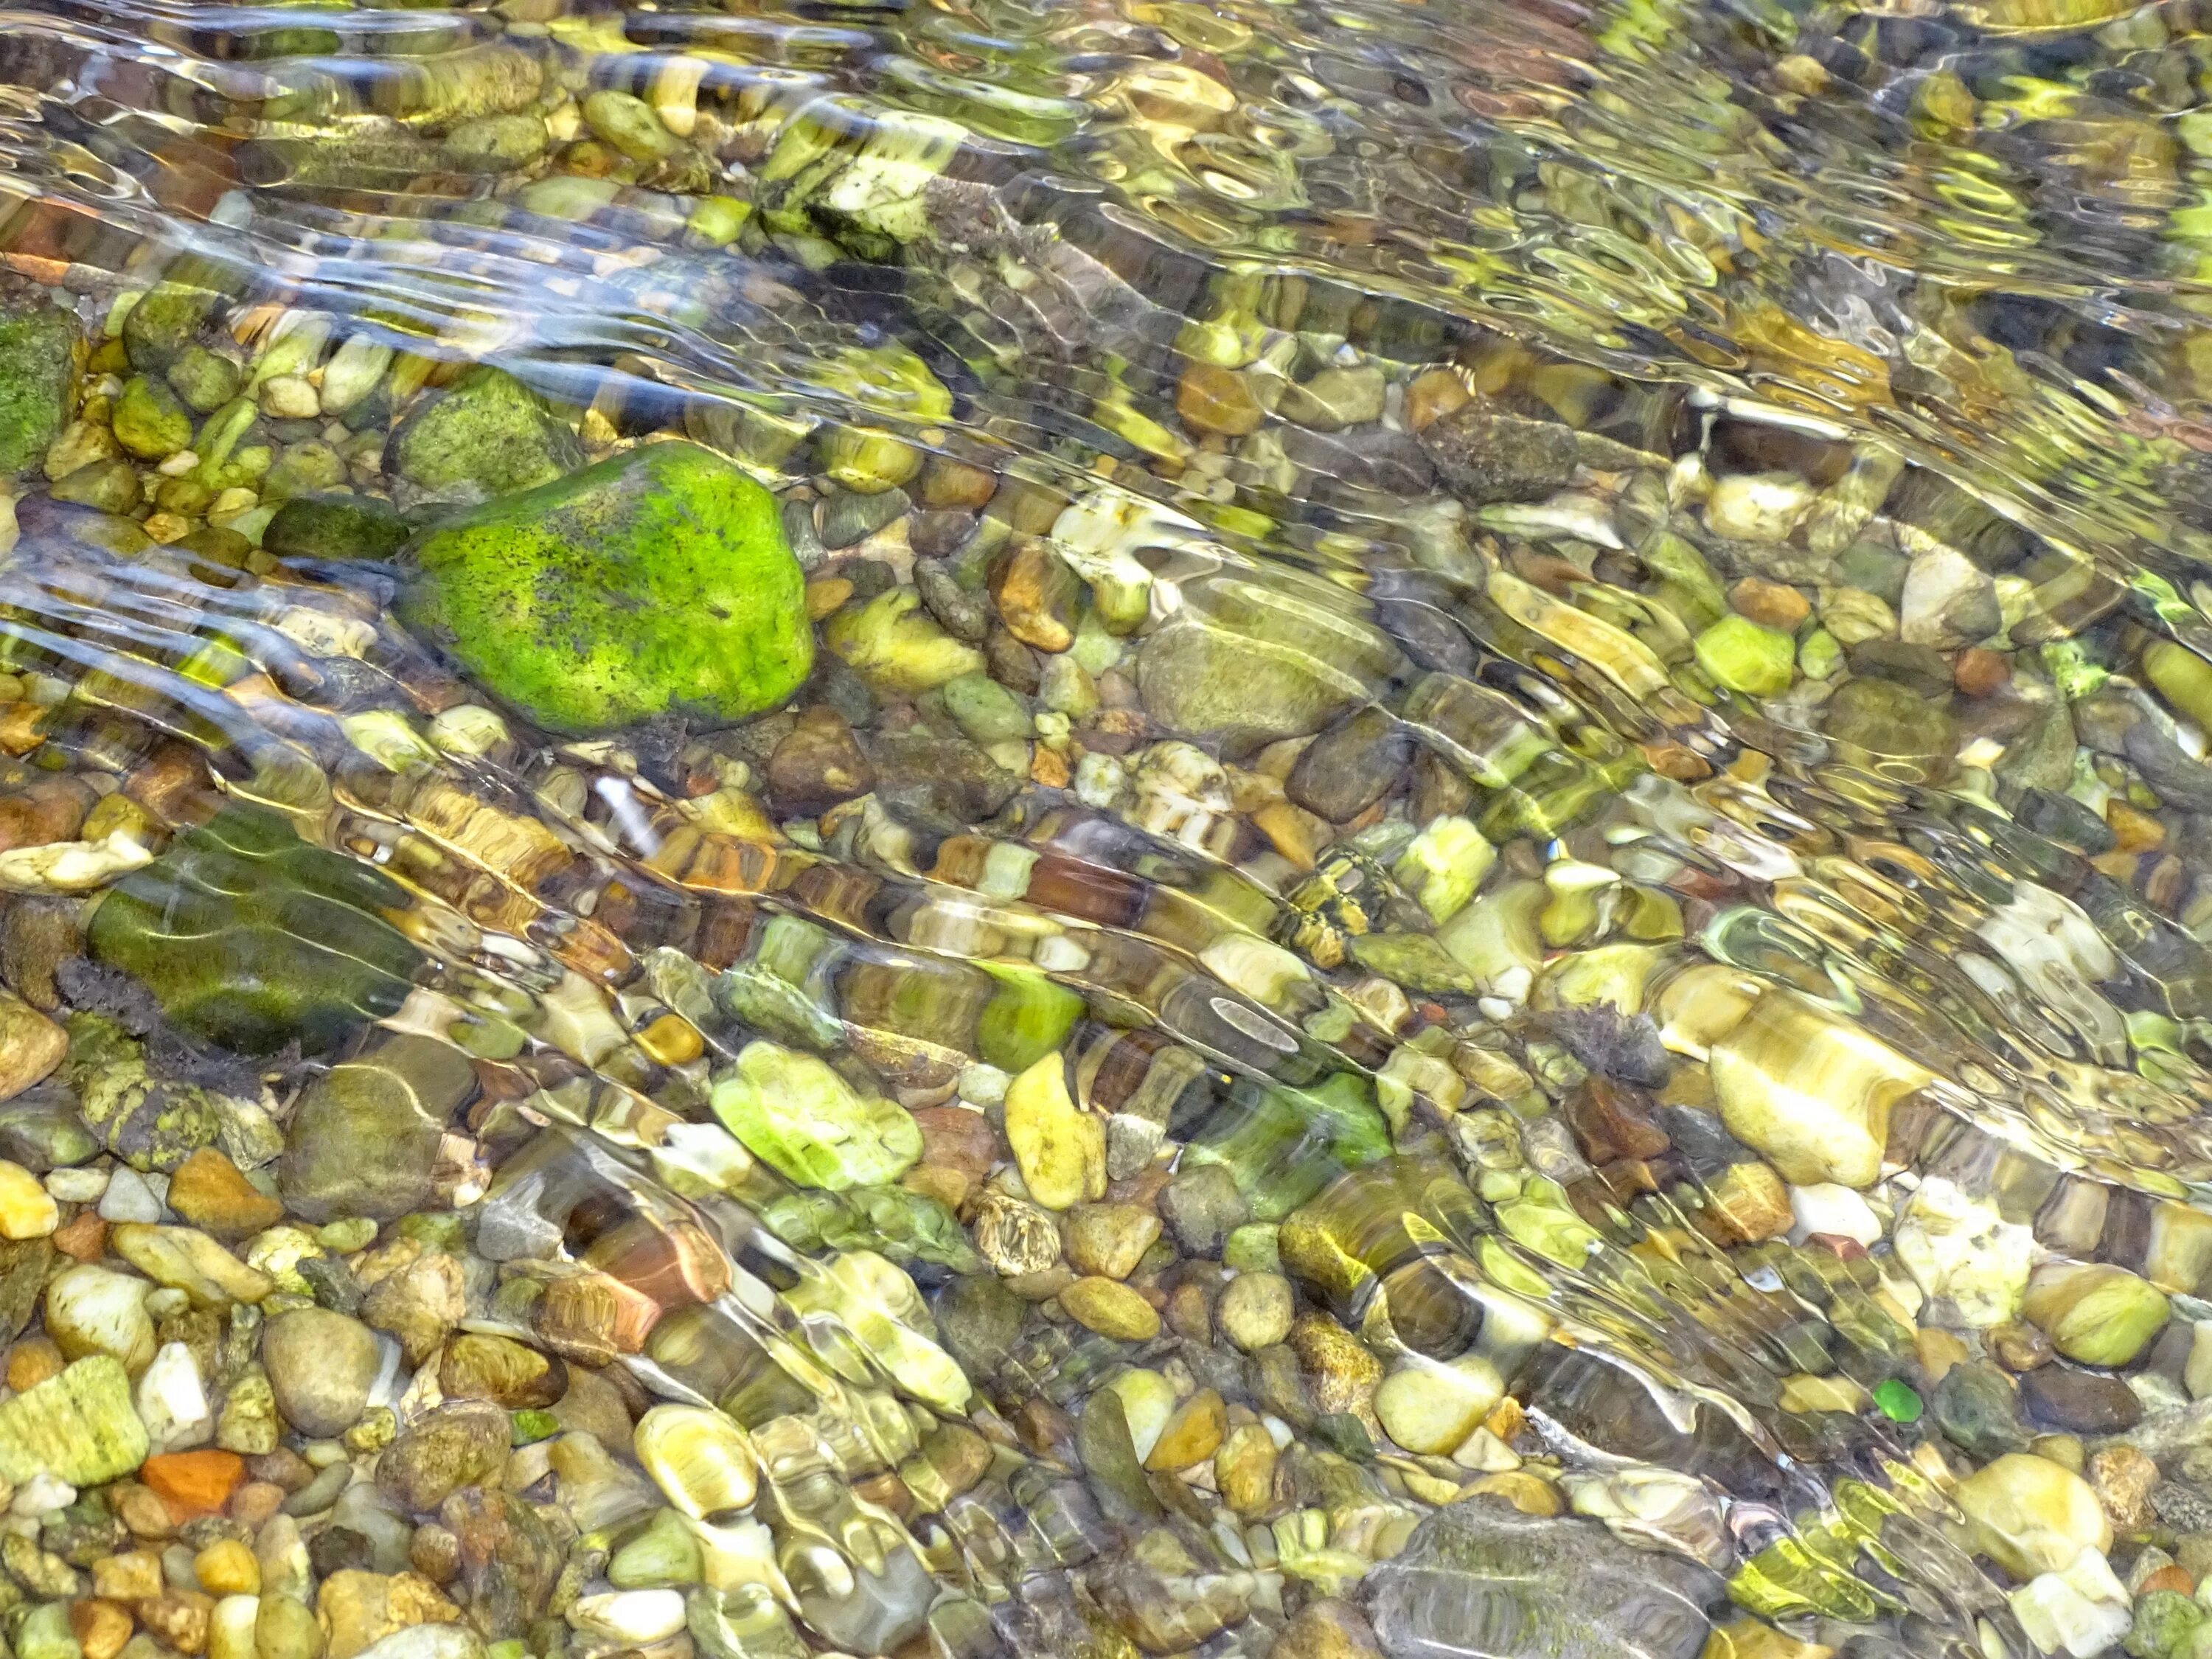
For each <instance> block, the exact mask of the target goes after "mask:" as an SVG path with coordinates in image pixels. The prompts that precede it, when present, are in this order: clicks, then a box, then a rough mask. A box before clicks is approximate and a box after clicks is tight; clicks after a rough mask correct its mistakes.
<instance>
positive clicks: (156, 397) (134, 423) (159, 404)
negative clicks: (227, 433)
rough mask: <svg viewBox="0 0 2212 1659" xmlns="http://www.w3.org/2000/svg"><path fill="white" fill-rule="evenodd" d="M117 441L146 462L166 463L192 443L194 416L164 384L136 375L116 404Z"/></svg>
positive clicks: (115, 424)
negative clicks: (163, 461)
mask: <svg viewBox="0 0 2212 1659" xmlns="http://www.w3.org/2000/svg"><path fill="white" fill-rule="evenodd" d="M114 426H115V441H116V442H118V443H119V444H121V445H122V446H123V447H125V449H127V450H129V451H130V452H131V453H132V454H133V455H136V456H137V457H139V458H140V459H142V460H149V461H159V460H166V459H167V458H168V457H170V456H172V455H173V454H175V453H177V452H178V451H179V450H180V449H182V448H184V447H185V446H186V445H187V444H189V443H191V441H192V416H191V410H188V409H186V408H185V405H184V402H183V400H182V399H181V398H179V397H178V396H177V394H176V393H175V392H172V391H170V390H169V388H168V387H167V386H165V385H163V384H162V383H161V381H159V380H150V379H149V378H148V377H147V376H145V375H143V374H138V375H134V376H132V377H131V381H130V383H129V384H128V385H126V386H125V387H124V388H123V395H122V396H121V397H120V398H117V399H116V400H115V416H114Z"/></svg>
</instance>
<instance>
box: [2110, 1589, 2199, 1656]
mask: <svg viewBox="0 0 2212 1659" xmlns="http://www.w3.org/2000/svg"><path fill="white" fill-rule="evenodd" d="M2204 1616H2205V1615H2204V1609H2203V1607H2198V1606H2197V1603H2196V1602H2195V1601H2192V1600H2191V1598H2190V1597H2188V1596H2186V1595H2182V1594H2180V1593H2179V1591H2177V1590H2170V1589H2161V1590H2152V1591H2150V1592H2149V1593H2148V1594H2147V1595H2142V1596H2141V1597H2139V1598H2137V1600H2136V1605H2135V1608H2134V1613H2133V1617H2132V1618H2131V1620H2130V1623H2129V1626H2128V1635H2127V1641H2126V1644H2125V1646H2126V1648H2127V1650H2128V1652H2129V1654H2130V1655H2131V1656H2132V1659H2181V1656H2182V1655H2183V1654H2185V1653H2186V1652H2187V1651H2189V1647H2190V1638H2191V1635H2192V1634H2193V1633H2194V1632H2196V1629H2197V1626H2199V1625H2202V1624H2203V1622H2204Z"/></svg>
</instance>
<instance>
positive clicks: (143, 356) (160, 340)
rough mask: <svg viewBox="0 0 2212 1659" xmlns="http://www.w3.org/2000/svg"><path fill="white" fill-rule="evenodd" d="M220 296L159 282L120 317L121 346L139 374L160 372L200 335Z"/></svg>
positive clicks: (194, 288)
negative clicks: (121, 320) (121, 319)
mask: <svg viewBox="0 0 2212 1659" xmlns="http://www.w3.org/2000/svg"><path fill="white" fill-rule="evenodd" d="M220 304H222V295H219V294H216V293H214V292H212V291H211V290H210V289H204V288H196V287H194V286H192V285H191V284H190V283H156V284H155V286H154V287H153V288H152V289H149V291H148V292H147V293H146V294H145V295H143V297H142V298H141V299H140V300H139V301H138V303H137V304H136V305H134V306H132V307H131V311H130V314H129V315H127V316H126V317H125V318H124V319H123V349H124V351H125V353H126V354H127V355H128V356H130V359H131V368H135V369H137V371H138V372H139V373H140V374H161V373H162V372H163V371H164V370H166V369H167V368H168V367H169V365H170V364H171V363H173V362H176V361H177V359H179V357H181V356H184V355H185V349H186V348H187V347H189V346H191V344H193V343H195V342H196V341H197V339H198V337H199V334H200V331H201V330H202V329H204V327H206V325H207V322H208V319H209V318H210V316H212V315H213V314H214V312H215V308H216V307H217V306H218V305H220Z"/></svg>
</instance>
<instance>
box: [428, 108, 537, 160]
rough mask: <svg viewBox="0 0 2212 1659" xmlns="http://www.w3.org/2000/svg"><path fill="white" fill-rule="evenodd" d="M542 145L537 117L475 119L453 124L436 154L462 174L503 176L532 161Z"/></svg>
mask: <svg viewBox="0 0 2212 1659" xmlns="http://www.w3.org/2000/svg"><path fill="white" fill-rule="evenodd" d="M545 143H546V133H545V122H544V118H543V117H541V116H537V115H530V114H513V115H479V116H477V117H475V118H472V119H470V120H466V121H457V122H455V123H454V124H453V126H452V127H451V128H450V129H449V130H448V131H447V133H446V136H445V137H444V139H443V140H442V141H441V143H440V144H439V147H438V153H439V156H440V158H441V160H443V161H444V162H445V163H446V165H447V166H448V167H453V168H456V169H458V170H459V171H460V172H463V173H506V172H507V171H509V170H511V169H513V168H515V167H526V166H527V165H528V164H529V163H531V162H532V161H536V160H537V159H538V156H539V155H541V154H543V153H544V149H545Z"/></svg>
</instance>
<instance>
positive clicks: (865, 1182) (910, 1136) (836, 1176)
mask: <svg viewBox="0 0 2212 1659" xmlns="http://www.w3.org/2000/svg"><path fill="white" fill-rule="evenodd" d="M713 1104H714V1115H715V1116H717V1117H719V1118H720V1119H721V1120H722V1123H723V1126H724V1127H726V1128H727V1129H728V1130H729V1132H730V1133H732V1134H733V1135H735V1136H737V1138H738V1139H739V1140H742V1141H743V1142H744V1144H745V1146H746V1149H747V1150H748V1151H750V1152H751V1153H752V1154H753V1155H754V1156H755V1157H756V1158H759V1159H761V1160H762V1161H763V1163H765V1164H769V1165H770V1166H771V1167H772V1168H774V1169H775V1170H776V1172H777V1173H778V1174H780V1175H781V1176H784V1177H785V1178H786V1179H787V1180H791V1181H795V1182H798V1183H799V1185H801V1186H803V1187H823V1188H829V1190H830V1191H832V1192H840V1191H843V1190H844V1189H846V1188H852V1187H866V1186H874V1185H877V1184H879V1183H881V1182H890V1181H896V1180H897V1179H898V1178H899V1176H902V1175H903V1174H905V1173H906V1171H907V1170H909V1169H911V1168H912V1167H913V1166H914V1164H915V1161H916V1160H917V1159H919V1158H921V1126H920V1125H918V1124H917V1123H915V1121H914V1119H913V1117H912V1116H911V1115H908V1112H907V1110H906V1109H905V1108H904V1107H902V1106H901V1105H899V1104H897V1103H896V1102H893V1101H889V1100H883V1099H879V1098H877V1097H871V1096H864V1095H862V1094H860V1092H859V1091H856V1090H855V1089H854V1087H853V1085H851V1084H849V1083H848V1082H846V1081H845V1079H843V1078H842V1077H840V1076H838V1075H837V1073H835V1072H833V1071H831V1070H830V1069H829V1066H826V1065H824V1064H823V1062H822V1061H821V1060H817V1059H815V1058H814V1057H813V1056H812V1055H811V1054H793V1052H792V1051H791V1050H789V1049H788V1048H778V1047H777V1046H776V1045H775V1043H773V1042H750V1043H748V1044H746V1045H745V1048H744V1051H743V1052H742V1053H740V1054H738V1061H737V1065H736V1066H734V1067H733V1068H732V1070H731V1071H730V1073H728V1074H727V1075H726V1076H725V1077H724V1078H723V1079H721V1081H720V1082H719V1083H717V1084H716V1085H714V1097H713Z"/></svg>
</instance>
